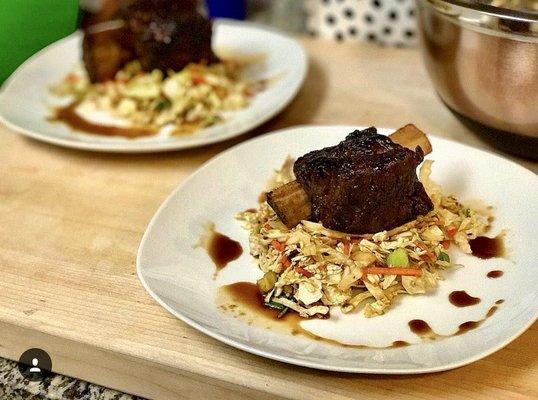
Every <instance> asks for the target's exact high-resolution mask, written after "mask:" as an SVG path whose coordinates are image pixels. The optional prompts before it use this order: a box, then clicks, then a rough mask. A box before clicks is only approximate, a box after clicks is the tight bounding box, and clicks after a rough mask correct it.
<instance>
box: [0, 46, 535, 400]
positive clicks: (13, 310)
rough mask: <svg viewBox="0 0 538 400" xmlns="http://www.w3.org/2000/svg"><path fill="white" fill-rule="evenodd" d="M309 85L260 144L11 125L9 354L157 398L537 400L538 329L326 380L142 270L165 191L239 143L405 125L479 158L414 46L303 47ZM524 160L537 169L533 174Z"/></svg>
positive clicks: (1, 174) (3, 301)
mask: <svg viewBox="0 0 538 400" xmlns="http://www.w3.org/2000/svg"><path fill="white" fill-rule="evenodd" d="M302 42H303V44H304V46H305V47H306V49H307V51H308V53H309V55H310V72H309V75H308V78H307V81H306V83H305V85H304V87H303V89H302V90H301V92H300V93H299V95H298V96H297V98H296V99H295V100H294V101H293V103H292V104H291V106H290V107H288V108H287V109H286V110H285V111H284V112H283V113H282V114H281V115H280V116H278V117H277V118H275V119H274V120H272V121H270V122H269V123H267V124H266V125H264V126H263V127H261V128H260V129H257V130H256V131H255V132H254V133H250V134H247V135H244V136H242V137H241V138H239V139H235V140H232V141H229V142H226V143H223V144H217V145H213V146H209V147H204V148H199V149H194V150H188V151H181V152H175V153H164V154H148V155H114V154H96V153H89V152H81V151H74V150H68V149H63V148H59V147H54V146H51V145H47V144H42V143H39V142H37V141H34V140H30V139H26V138H23V137H21V136H19V135H16V134H15V133H13V132H10V131H9V130H7V129H6V128H5V127H0V160H1V166H0V356H3V357H7V358H10V359H14V360H16V359H18V357H19V355H20V354H21V353H22V352H23V351H24V350H26V349H28V348H30V347H40V348H43V349H45V350H46V351H47V352H49V354H51V356H52V360H53V369H54V371H56V372H59V373H62V374H66V375H70V376H75V377H78V378H82V379H85V380H89V381H92V382H95V383H98V384H101V385H104V386H109V387H112V388H116V389H119V390H122V391H126V392H130V393H135V394H138V395H142V396H146V397H150V398H158V399H177V398H186V399H202V398H204V399H205V398H219V399H232V398H253V399H269V398H275V397H280V396H283V397H291V398H302V399H323V398H329V397H330V398H331V399H344V398H353V397H355V398H357V397H362V398H369V399H381V398H398V399H417V398H420V399H429V398H432V399H438V398H444V397H446V396H447V395H448V394H451V395H454V396H461V397H473V398H480V399H491V398H503V399H506V398H536V397H537V396H538V362H537V360H538V357H537V355H538V350H537V346H536V343H537V340H538V335H537V332H538V330H537V329H538V328H537V325H536V324H535V325H534V326H533V327H531V328H530V329H529V330H528V331H527V332H525V333H524V334H523V335H522V336H521V337H519V338H518V339H516V340H515V341H514V342H513V343H511V344H510V345H508V346H507V347H506V348H504V349H502V350H500V351H498V352H497V353H495V354H493V355H491V356H489V357H487V358H485V359H483V360H481V361H478V362H476V363H473V364H471V365H469V366H466V367H462V368H459V369H456V370H453V371H447V372H443V373H435V374H425V375H417V376H381V375H354V374H343V373H331V372H322V371H316V370H310V369H307V368H301V367H296V366H292V365H286V364H282V363H279V362H275V361H271V360H266V359H264V358H261V357H257V356H253V355H250V354H247V353H245V352H242V351H239V350H236V349H234V348H231V347H229V346H226V345H224V344H221V343H220V342H217V341H216V340H213V339H211V338H209V337H207V336H205V335H203V334H201V333H199V332H197V331H196V330H194V329H192V328H190V327H189V326H187V325H185V324H184V323H182V322H181V321H179V320H177V319H176V318H174V317H172V316H171V315H170V314H168V312H166V311H165V310H164V309H163V308H161V307H160V306H158V305H157V304H156V303H155V302H154V301H153V300H152V299H151V298H150V297H149V295H148V294H147V293H146V292H145V291H144V289H143V288H142V286H141V284H140V282H139V281H138V278H137V276H136V272H135V257H136V252H137V248H138V244H139V242H140V239H141V237H142V234H143V232H144V230H145V228H146V226H147V224H148V222H149V220H150V218H151V217H152V215H153V214H154V212H155V211H156V210H157V208H158V206H159V205H160V204H161V202H162V201H163V200H164V198H165V197H166V196H167V195H168V193H170V191H171V190H172V189H173V188H174V187H175V186H177V185H178V184H179V183H181V182H182V181H183V180H184V179H185V178H186V177H187V175H188V174H190V173H191V172H193V171H194V170H195V169H196V168H198V167H199V166H200V165H201V164H202V163H203V162H204V161H206V160H208V159H209V158H211V157H212V156H214V155H215V154H217V153H219V152H221V151H222V150H225V149H227V148H229V147H230V146H232V145H234V144H236V143H238V142H240V141H242V140H245V139H247V138H249V137H253V136H256V135H259V134H262V133H265V132H268V131H271V130H274V129H277V128H283V127H288V126H292V125H297V124H356V125H377V126H379V127H399V126H402V125H404V124H405V123H407V122H414V123H415V124H416V125H417V126H419V127H420V128H422V129H424V130H425V131H426V132H430V133H434V134H436V135H440V136H444V137H449V138H452V139H455V140H458V141H461V142H465V143H468V144H471V145H473V146H477V147H482V148H486V146H485V145H484V144H483V143H482V142H480V141H479V140H478V139H476V138H475V137H474V136H473V135H472V134H470V133H469V131H467V130H466V129H465V128H463V127H462V125H460V124H459V122H458V121H457V120H456V119H455V118H454V117H453V116H452V115H451V114H450V113H449V111H447V110H446V109H445V107H444V106H443V105H442V104H441V102H440V101H439V100H438V98H437V97H436V96H435V94H434V91H433V89H432V87H431V84H430V82H429V80H428V78H427V76H426V73H425V71H424V69H423V67H422V63H421V60H420V55H419V53H418V51H417V50H405V49H388V48H380V47H375V46H372V45H368V44H334V43H329V42H319V41H312V40H308V39H304V40H302ZM518 162H520V163H522V164H523V165H525V166H527V167H528V168H531V169H532V170H534V171H538V164H535V163H531V162H523V161H521V160H519V161H518Z"/></svg>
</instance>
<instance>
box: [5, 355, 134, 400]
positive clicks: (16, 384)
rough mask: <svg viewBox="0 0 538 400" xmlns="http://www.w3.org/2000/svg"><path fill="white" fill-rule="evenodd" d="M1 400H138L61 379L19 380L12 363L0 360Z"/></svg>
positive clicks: (56, 377)
mask: <svg viewBox="0 0 538 400" xmlns="http://www.w3.org/2000/svg"><path fill="white" fill-rule="evenodd" d="M0 399H9V400H49V399H50V400H53V399H54V400H68V399H77V400H138V399H140V397H136V396H130V395H128V394H125V393H121V392H118V391H116V390H112V389H107V388H104V387H102V386H98V385H94V384H91V383H88V382H85V381H81V380H78V379H74V378H69V377H66V376H62V375H52V376H50V377H48V378H46V379H45V380H43V381H40V382H30V381H28V380H26V379H24V378H23V377H22V375H21V374H20V373H19V370H18V369H17V363H16V362H15V361H10V360H6V359H5V358H0Z"/></svg>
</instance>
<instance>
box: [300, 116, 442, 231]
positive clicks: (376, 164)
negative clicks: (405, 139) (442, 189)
mask: <svg viewBox="0 0 538 400" xmlns="http://www.w3.org/2000/svg"><path fill="white" fill-rule="evenodd" d="M423 158H424V154H423V152H422V149H421V148H420V147H418V148H417V151H415V152H413V151H412V150H409V149H406V148H405V147H403V146H400V145H399V144H397V143H394V142H393V141H392V140H390V139H389V138H388V137H386V136H383V135H379V134H377V130H376V128H374V127H371V128H367V129H364V130H362V131H359V130H357V131H355V132H352V133H350V134H349V135H348V136H347V137H346V139H345V140H344V141H343V142H341V143H339V144H338V145H336V146H332V147H327V148H325V149H321V150H316V151H312V152H310V153H308V154H306V155H304V156H303V157H300V158H299V159H298V160H297V161H296V162H295V165H294V172H295V176H296V177H297V181H298V182H299V183H300V185H301V186H302V187H303V189H304V190H305V191H306V193H307V194H308V196H309V198H310V202H311V204H312V218H311V219H312V220H314V221H318V222H322V223H323V225H324V226H325V227H327V228H330V229H335V230H339V231H343V232H349V233H354V234H362V233H372V232H379V231H383V230H389V229H392V228H394V227H397V226H399V225H402V224H404V223H406V222H409V221H412V220H413V219H415V218H416V217H417V216H419V215H424V214H427V213H428V212H429V211H431V210H432V209H433V204H432V202H431V200H430V199H429V197H428V195H427V194H426V192H425V190H424V187H423V186H422V184H421V183H420V182H419V181H418V178H417V175H416V167H417V166H418V165H419V164H420V163H421V162H422V160H423Z"/></svg>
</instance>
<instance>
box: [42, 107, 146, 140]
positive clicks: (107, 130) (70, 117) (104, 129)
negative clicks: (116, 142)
mask: <svg viewBox="0 0 538 400" xmlns="http://www.w3.org/2000/svg"><path fill="white" fill-rule="evenodd" d="M78 105H79V102H77V101H74V102H72V103H70V104H68V105H67V106H65V107H60V108H57V109H56V110H55V114H54V116H53V117H51V118H50V121H58V122H63V123H65V124H66V125H68V126H69V127H70V128H71V129H73V130H76V131H81V132H85V133H92V134H94V135H101V136H123V137H126V138H131V139H132V138H137V137H143V136H151V135H154V134H155V133H156V132H155V130H154V129H152V128H147V127H120V126H113V125H102V124H98V123H95V122H91V121H89V120H87V119H86V118H84V117H82V116H81V115H80V114H79V113H77V110H76V109H77V106H78Z"/></svg>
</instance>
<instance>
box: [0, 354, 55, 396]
mask: <svg viewBox="0 0 538 400" xmlns="http://www.w3.org/2000/svg"><path fill="white" fill-rule="evenodd" d="M18 369H19V372H20V374H21V375H22V376H23V377H24V378H25V379H28V380H29V381H33V382H39V381H42V380H43V379H45V378H46V377H47V376H49V375H50V373H51V371H52V360H51V359H50V356H49V355H48V354H47V352H46V351H45V350H42V349H38V348H36V347H34V348H32V349H28V350H26V351H25V352H24V353H22V354H21V356H20V358H19V365H18ZM1 392H2V391H1V390H0V393H1ZM0 398H3V397H2V395H1V394H0Z"/></svg>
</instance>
